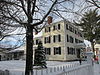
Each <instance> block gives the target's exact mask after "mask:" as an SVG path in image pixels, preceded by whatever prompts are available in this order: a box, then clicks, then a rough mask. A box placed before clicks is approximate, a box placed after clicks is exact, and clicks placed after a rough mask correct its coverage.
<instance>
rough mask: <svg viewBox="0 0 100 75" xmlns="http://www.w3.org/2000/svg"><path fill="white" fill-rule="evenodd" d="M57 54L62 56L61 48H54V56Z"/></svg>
mask: <svg viewBox="0 0 100 75" xmlns="http://www.w3.org/2000/svg"><path fill="white" fill-rule="evenodd" d="M56 54H59V55H61V47H54V55H56Z"/></svg>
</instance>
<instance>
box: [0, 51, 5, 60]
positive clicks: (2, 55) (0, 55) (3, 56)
mask: <svg viewBox="0 0 100 75" xmlns="http://www.w3.org/2000/svg"><path fill="white" fill-rule="evenodd" d="M6 59H7V56H6V51H2V50H0V61H3V60H6Z"/></svg>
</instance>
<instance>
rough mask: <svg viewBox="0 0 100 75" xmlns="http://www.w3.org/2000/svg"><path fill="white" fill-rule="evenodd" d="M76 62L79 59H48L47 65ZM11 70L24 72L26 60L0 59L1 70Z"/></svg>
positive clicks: (49, 66)
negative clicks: (61, 60) (72, 60)
mask: <svg viewBox="0 0 100 75" xmlns="http://www.w3.org/2000/svg"><path fill="white" fill-rule="evenodd" d="M74 63H79V62H78V61H74V62H60V61H47V67H48V68H51V67H55V66H64V65H71V64H74ZM5 69H7V70H9V71H10V72H12V73H19V72H21V74H22V73H24V71H25V61H23V60H11V61H0V70H5Z"/></svg>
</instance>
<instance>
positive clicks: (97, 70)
mask: <svg viewBox="0 0 100 75" xmlns="http://www.w3.org/2000/svg"><path fill="white" fill-rule="evenodd" d="M93 69H94V75H100V63H99V64H94V68H93Z"/></svg>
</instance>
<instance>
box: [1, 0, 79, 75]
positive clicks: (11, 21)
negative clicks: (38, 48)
mask: <svg viewBox="0 0 100 75" xmlns="http://www.w3.org/2000/svg"><path fill="white" fill-rule="evenodd" d="M74 3H75V0H0V7H2V8H1V9H0V19H1V21H0V22H1V23H0V25H2V26H5V27H10V29H12V28H15V29H16V27H24V28H25V29H26V68H25V75H32V70H33V69H32V68H33V67H32V65H33V57H32V56H33V30H35V31H36V32H40V31H41V30H42V29H43V28H44V26H45V23H46V20H47V19H46V18H47V16H48V15H49V14H52V13H54V14H56V15H57V16H59V17H62V18H63V19H64V16H65V15H64V16H62V15H61V14H62V13H65V14H67V13H66V12H71V13H76V12H73V10H75V9H74V7H75V6H74ZM76 5H77V4H76ZM68 6H69V8H68ZM77 6H78V5H77ZM71 8H72V9H71ZM2 26H1V27H2ZM5 27H4V28H3V29H4V30H6V28H5ZM15 29H14V30H15ZM8 30H9V29H8ZM12 31H13V29H12ZM0 35H2V31H0Z"/></svg>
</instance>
